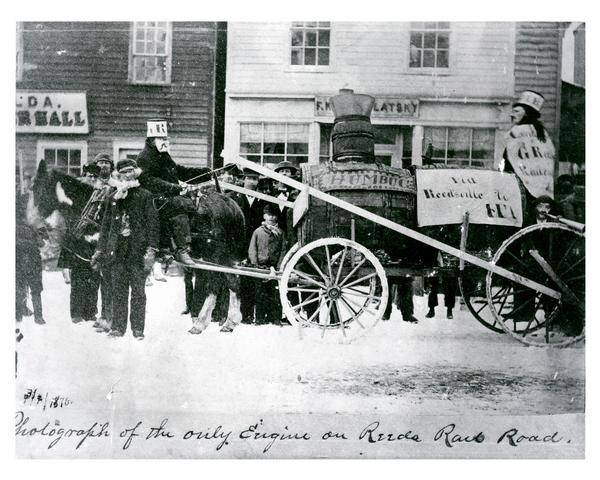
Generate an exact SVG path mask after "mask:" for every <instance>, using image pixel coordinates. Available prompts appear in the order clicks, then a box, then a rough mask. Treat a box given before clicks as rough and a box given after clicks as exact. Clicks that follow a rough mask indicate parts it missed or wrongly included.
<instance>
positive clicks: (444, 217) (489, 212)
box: [416, 169, 523, 227]
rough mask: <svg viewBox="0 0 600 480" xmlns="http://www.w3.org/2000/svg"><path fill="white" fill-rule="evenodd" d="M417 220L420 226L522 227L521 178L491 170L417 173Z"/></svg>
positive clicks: (423, 171) (427, 170)
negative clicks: (468, 223) (480, 225)
mask: <svg viewBox="0 0 600 480" xmlns="http://www.w3.org/2000/svg"><path fill="white" fill-rule="evenodd" d="M416 176H417V178H416V179H417V220H418V223H419V226H420V227H424V226H428V225H446V224H453V223H461V222H462V221H463V218H464V215H465V212H469V221H470V222H471V223H483V224H488V225H507V226H514V227H520V226H521V225H522V223H523V211H522V208H521V191H520V190H519V185H518V182H517V178H516V177H515V176H514V175H512V174H508V173H501V172H495V171H490V170H461V169H431V170H429V169H421V170H417V172H416Z"/></svg>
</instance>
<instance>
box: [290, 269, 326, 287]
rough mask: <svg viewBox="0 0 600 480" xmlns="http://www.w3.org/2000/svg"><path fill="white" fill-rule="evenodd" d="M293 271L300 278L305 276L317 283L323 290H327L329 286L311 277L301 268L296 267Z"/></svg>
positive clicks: (305, 278) (308, 280)
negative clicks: (300, 269)
mask: <svg viewBox="0 0 600 480" xmlns="http://www.w3.org/2000/svg"><path fill="white" fill-rule="evenodd" d="M292 272H294V273H295V274H296V275H298V276H299V277H300V278H303V279H304V280H306V281H307V282H310V283H312V284H314V285H317V286H319V287H321V288H322V289H323V290H327V287H326V286H325V285H324V284H322V283H321V282H317V281H316V280H315V279H314V278H311V277H309V276H308V275H306V274H305V273H303V272H301V271H299V270H296V269H295V268H294V269H292Z"/></svg>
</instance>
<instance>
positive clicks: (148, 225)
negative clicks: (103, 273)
mask: <svg viewBox="0 0 600 480" xmlns="http://www.w3.org/2000/svg"><path fill="white" fill-rule="evenodd" d="M117 171H118V183H115V187H116V189H115V191H114V192H113V193H111V195H110V196H109V197H108V198H107V199H106V207H107V208H106V214H105V215H104V219H103V221H102V228H101V229H100V240H99V242H98V249H97V251H96V253H94V256H93V258H92V264H97V263H98V262H100V263H103V264H104V265H105V266H107V267H109V268H110V269H111V278H112V302H113V311H112V314H113V318H112V329H111V331H110V335H111V336H113V337H121V336H123V335H124V334H125V330H126V329H127V317H128V303H129V302H128V300H129V289H130V288H131V302H130V307H131V308H130V313H129V319H130V322H131V329H132V331H133V336H134V337H135V338H137V339H138V340H141V339H143V338H144V326H145V319H146V292H145V287H146V275H147V272H148V271H149V270H150V269H151V268H152V265H153V264H154V259H155V253H156V251H157V249H158V242H159V240H158V236H159V223H158V222H159V221H158V213H157V212H156V210H155V208H154V205H153V202H152V195H151V194H150V192H148V191H147V190H145V189H143V188H141V187H140V184H139V181H138V180H137V178H138V177H139V175H140V173H141V172H140V169H139V168H137V165H136V162H135V161H134V160H131V159H127V160H120V161H119V162H118V163H117Z"/></svg>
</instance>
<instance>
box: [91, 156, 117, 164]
mask: <svg viewBox="0 0 600 480" xmlns="http://www.w3.org/2000/svg"><path fill="white" fill-rule="evenodd" d="M98 162H108V163H110V166H111V167H114V166H115V164H114V163H113V161H112V158H110V155H109V154H108V153H99V154H98V155H96V156H95V157H94V160H92V163H94V164H96V163H98Z"/></svg>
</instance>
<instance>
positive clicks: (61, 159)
mask: <svg viewBox="0 0 600 480" xmlns="http://www.w3.org/2000/svg"><path fill="white" fill-rule="evenodd" d="M68 164H69V151H68V150H64V149H62V148H61V149H57V150H56V165H58V166H59V167H60V166H67V165H68Z"/></svg>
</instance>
